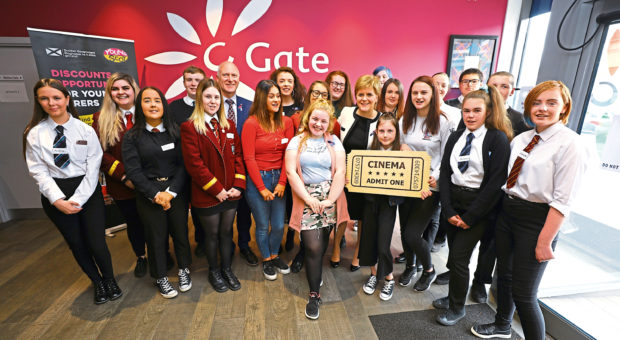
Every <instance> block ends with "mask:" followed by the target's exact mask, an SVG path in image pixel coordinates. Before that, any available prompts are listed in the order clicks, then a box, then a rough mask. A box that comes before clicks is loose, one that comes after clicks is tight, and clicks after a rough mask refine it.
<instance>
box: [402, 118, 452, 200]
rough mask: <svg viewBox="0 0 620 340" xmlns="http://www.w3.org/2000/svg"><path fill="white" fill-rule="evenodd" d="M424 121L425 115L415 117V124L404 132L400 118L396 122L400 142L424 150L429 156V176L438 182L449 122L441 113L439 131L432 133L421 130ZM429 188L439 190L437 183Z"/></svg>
mask: <svg viewBox="0 0 620 340" xmlns="http://www.w3.org/2000/svg"><path fill="white" fill-rule="evenodd" d="M425 121H426V117H417V120H416V121H415V125H414V126H413V125H412V126H411V128H410V129H409V131H407V132H404V131H403V119H402V118H401V119H400V121H399V122H398V128H399V129H400V143H401V144H407V145H408V146H409V147H410V148H411V150H413V151H426V153H428V155H429V156H430V157H431V176H433V177H435V180H436V181H437V182H439V170H440V168H441V158H442V157H443V150H444V149H445V147H446V142H447V141H448V137H449V136H450V126H451V124H450V122H449V121H448V119H447V118H446V117H444V116H443V115H442V116H440V119H439V131H437V133H436V134H434V135H433V134H430V133H425V132H424V131H423V126H424V122H425ZM424 130H426V127H424ZM430 190H432V191H439V185H437V188H430Z"/></svg>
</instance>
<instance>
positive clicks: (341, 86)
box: [329, 81, 346, 89]
mask: <svg viewBox="0 0 620 340" xmlns="http://www.w3.org/2000/svg"><path fill="white" fill-rule="evenodd" d="M329 85H331V86H332V87H333V88H336V89H337V88H339V87H340V88H344V85H346V84H345V83H339V82H337V81H332V82H331V83H329Z"/></svg>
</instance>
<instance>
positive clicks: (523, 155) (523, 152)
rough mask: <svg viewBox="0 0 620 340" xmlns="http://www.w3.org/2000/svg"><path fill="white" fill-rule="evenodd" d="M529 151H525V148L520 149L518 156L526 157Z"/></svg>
mask: <svg viewBox="0 0 620 340" xmlns="http://www.w3.org/2000/svg"><path fill="white" fill-rule="evenodd" d="M529 155H530V154H529V152H525V150H521V152H519V157H521V158H523V159H527V156H529Z"/></svg>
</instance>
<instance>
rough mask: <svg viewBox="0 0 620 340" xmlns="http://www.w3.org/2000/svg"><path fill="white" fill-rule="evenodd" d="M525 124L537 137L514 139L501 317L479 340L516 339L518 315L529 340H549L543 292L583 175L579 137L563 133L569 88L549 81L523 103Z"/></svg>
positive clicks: (500, 256) (477, 330)
mask: <svg viewBox="0 0 620 340" xmlns="http://www.w3.org/2000/svg"><path fill="white" fill-rule="evenodd" d="M524 106H525V117H527V118H529V119H530V120H531V121H532V122H533V123H534V124H535V126H536V127H535V129H533V130H530V131H526V132H523V133H521V134H520V135H518V136H517V137H515V139H514V140H513V141H512V143H511V149H512V152H511V154H510V159H509V161H508V169H510V170H509V171H508V179H507V181H506V184H505V185H504V186H503V187H502V190H504V193H505V195H504V199H503V203H502V210H501V213H500V215H499V218H498V221H497V225H496V230H495V242H496V244H497V272H498V276H499V280H498V288H497V293H498V296H497V314H496V315H495V322H494V323H490V324H479V325H475V326H474V327H472V329H471V330H472V333H474V335H476V336H478V337H481V338H490V337H502V338H509V337H510V333H511V331H510V323H511V321H512V316H513V314H514V311H515V305H516V309H517V311H518V312H519V318H520V319H521V324H522V325H523V332H524V335H525V338H526V339H528V340H530V339H544V338H545V321H544V318H543V315H542V312H541V310H540V306H539V305H538V297H537V292H538V286H539V284H540V281H541V279H542V276H543V274H544V272H545V268H546V267H547V261H549V260H551V259H553V258H554V256H553V249H554V248H555V244H556V242H557V235H558V231H559V230H560V227H561V226H562V223H563V221H564V218H565V216H566V215H567V214H568V213H569V210H570V205H571V203H572V201H573V198H574V196H575V193H576V191H577V189H578V184H579V182H580V180H581V176H582V174H583V172H584V171H585V164H586V157H585V149H584V148H583V146H582V145H581V143H580V142H579V135H577V134H576V133H575V132H574V131H572V130H571V129H569V128H567V127H566V126H564V124H566V122H567V121H568V117H569V115H570V111H571V106H572V100H571V97H570V92H569V90H568V88H567V87H566V85H564V84H563V83H562V82H560V81H555V80H549V81H545V82H543V83H540V84H538V85H537V86H536V87H534V88H533V89H532V90H531V91H530V92H529V94H528V95H527V98H526V99H525V105H524Z"/></svg>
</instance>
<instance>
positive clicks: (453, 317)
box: [435, 309, 465, 326]
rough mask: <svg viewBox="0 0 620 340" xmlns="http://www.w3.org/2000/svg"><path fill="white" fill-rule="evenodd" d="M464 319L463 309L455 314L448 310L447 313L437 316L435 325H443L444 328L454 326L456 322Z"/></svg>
mask: <svg viewBox="0 0 620 340" xmlns="http://www.w3.org/2000/svg"><path fill="white" fill-rule="evenodd" d="M464 317H465V309H463V310H462V311H460V312H455V311H453V310H451V309H448V310H447V311H445V312H443V313H441V314H439V315H437V317H436V318H435V320H436V321H437V323H439V324H441V325H444V326H454V325H456V323H457V322H459V320H461V319H462V318H464Z"/></svg>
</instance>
